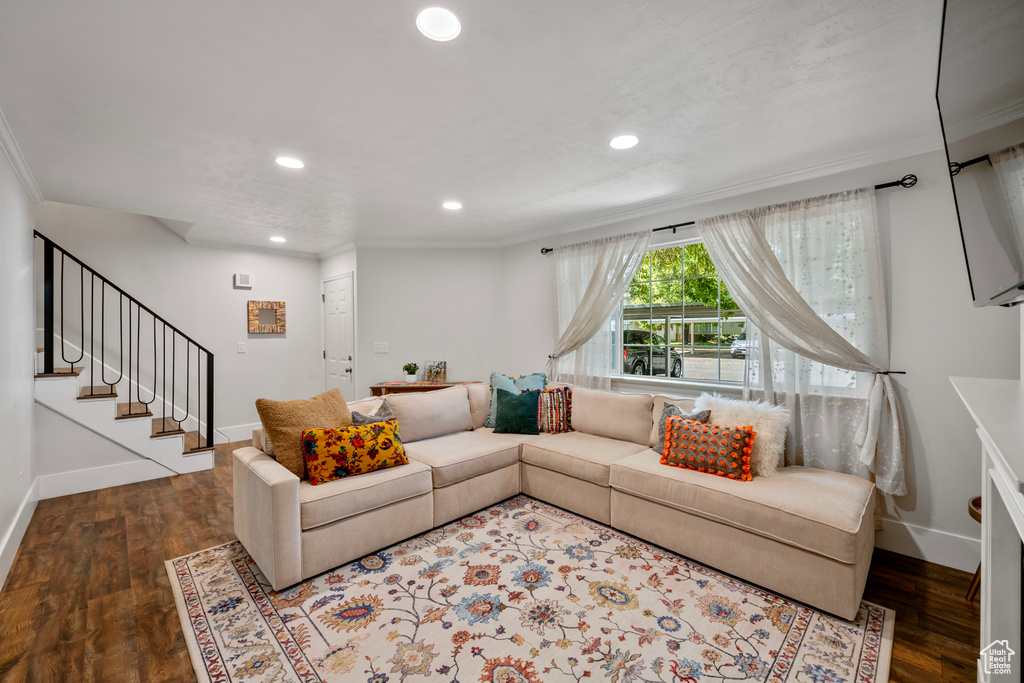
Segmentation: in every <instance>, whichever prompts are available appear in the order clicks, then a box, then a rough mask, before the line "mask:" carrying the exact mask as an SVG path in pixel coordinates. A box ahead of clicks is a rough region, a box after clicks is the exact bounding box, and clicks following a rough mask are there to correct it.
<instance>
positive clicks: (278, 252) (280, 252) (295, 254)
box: [185, 238, 319, 261]
mask: <svg viewBox="0 0 1024 683" xmlns="http://www.w3.org/2000/svg"><path fill="white" fill-rule="evenodd" d="M185 242H186V243H187V244H189V245H191V246H193V247H205V248H207V249H226V250H228V251H251V252H255V253H257V254H272V255H273V256H286V257H289V258H301V259H306V260H308V261H317V260H319V257H318V256H317V255H316V254H310V253H307V252H304V251H292V250H291V249H274V248H272V247H258V246H256V245H253V244H237V243H235V242H221V241H220V240H196V239H187V238H186V239H185Z"/></svg>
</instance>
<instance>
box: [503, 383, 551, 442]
mask: <svg viewBox="0 0 1024 683" xmlns="http://www.w3.org/2000/svg"><path fill="white" fill-rule="evenodd" d="M496 393H497V394H498V399H497V401H496V403H497V404H498V411H497V415H495V417H494V423H495V424H494V433H495V434H540V429H539V428H538V426H537V404H538V402H539V401H540V390H539V389H532V390H530V391H524V392H523V393H521V394H513V393H512V392H510V391H505V390H504V389H498V391H497V392H496Z"/></svg>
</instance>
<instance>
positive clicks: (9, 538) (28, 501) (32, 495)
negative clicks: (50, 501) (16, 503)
mask: <svg viewBox="0 0 1024 683" xmlns="http://www.w3.org/2000/svg"><path fill="white" fill-rule="evenodd" d="M38 484H39V480H38V479H35V480H33V482H32V486H30V487H29V489H28V491H27V492H26V493H25V498H24V499H23V500H22V501H21V506H20V507H19V508H18V514H17V515H15V517H14V520H13V521H12V522H11V525H10V527H9V528H8V529H7V530H6V531H5V532H4V535H3V538H2V539H0V587H2V586H3V585H4V584H5V583H6V582H7V574H8V573H9V572H10V571H11V567H12V566H14V558H15V557H16V556H17V555H18V547H19V546H21V540H22V539H23V538H24V537H25V532H26V531H27V530H28V523H29V522H30V521H31V520H32V513H33V512H35V510H36V502H37V501H38V500H39V495H38V494H39V487H38Z"/></svg>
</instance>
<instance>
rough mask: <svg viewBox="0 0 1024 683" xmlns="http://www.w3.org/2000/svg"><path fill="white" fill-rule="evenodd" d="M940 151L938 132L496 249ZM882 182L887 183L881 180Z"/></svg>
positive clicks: (626, 210)
mask: <svg viewBox="0 0 1024 683" xmlns="http://www.w3.org/2000/svg"><path fill="white" fill-rule="evenodd" d="M940 149H942V137H941V135H938V133H936V135H935V136H929V137H922V138H917V139H915V140H909V141H907V142H904V143H901V144H899V145H893V146H891V147H887V148H886V149H884V150H876V151H872V152H864V153H861V154H854V155H851V156H848V157H844V158H842V159H830V160H828V161H822V162H820V163H816V164H812V165H810V166H800V167H799V168H793V169H790V170H784V171H782V172H780V173H774V174H772V175H769V176H763V177H761V178H755V179H753V180H748V181H744V182H741V183H736V184H733V185H727V186H725V187H720V188H716V189H714V190H706V191H703V192H694V193H691V194H685V195H673V196H671V197H666V198H662V199H655V200H651V201H647V202H639V203H637V204H630V205H628V206H624V207H621V208H619V209H613V210H611V211H603V212H601V213H600V214H599V215H596V216H594V217H592V218H588V219H584V220H581V221H577V222H575V223H570V224H568V225H564V226H561V227H558V228H550V229H546V230H536V231H534V232H531V233H527V234H525V235H521V236H519V237H515V238H513V239H510V240H506V241H504V242H500V243H497V244H495V245H493V246H497V247H502V248H503V247H512V246H516V245H519V244H524V243H526V242H533V241H535V240H541V239H549V238H552V237H556V236H558V235H565V234H567V233H571V232H578V231H580V230H588V229H590V228H598V227H603V226H606V225H612V224H615V223H621V222H623V221H626V220H630V219H634V218H644V217H646V216H651V215H654V214H658V213H664V212H667V211H674V210H678V209H685V208H689V207H691V206H696V205H698V204H705V203H707V202H713V201H716V200H719V199H728V198H730V197H739V196H742V195H745V194H752V193H754V192H760V191H761V190H770V189H772V188H776V187H782V186H785V185H792V184H794V183H799V182H803V181H808V180H816V179H818V178H823V177H825V176H830V175H835V174H836V173H843V172H844V171H854V170H857V169H860V168H865V167H867V166H873V165H876V164H882V163H888V162H892V161H898V160H900V159H908V158H910V157H914V156H917V155H919V154H927V153H928V152H935V151H938V150H940ZM911 170H913V169H911ZM889 180H893V179H892V178H886V179H885V182H888V181H889ZM879 182H883V181H882V180H880V181H879ZM690 218H696V217H690Z"/></svg>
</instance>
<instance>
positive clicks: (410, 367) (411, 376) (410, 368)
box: [402, 363, 420, 382]
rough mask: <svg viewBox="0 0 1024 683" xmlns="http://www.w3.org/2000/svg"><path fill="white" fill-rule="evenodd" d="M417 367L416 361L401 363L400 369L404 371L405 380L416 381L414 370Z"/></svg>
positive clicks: (417, 368) (418, 367)
mask: <svg viewBox="0 0 1024 683" xmlns="http://www.w3.org/2000/svg"><path fill="white" fill-rule="evenodd" d="M419 369H420V366H418V365H416V363H406V364H405V365H403V366H402V370H404V371H405V381H406V382H415V381H416V371H417V370H419Z"/></svg>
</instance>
